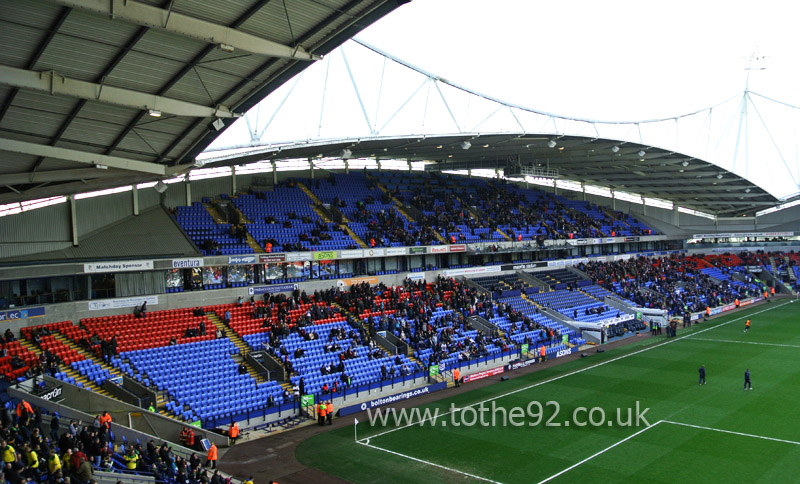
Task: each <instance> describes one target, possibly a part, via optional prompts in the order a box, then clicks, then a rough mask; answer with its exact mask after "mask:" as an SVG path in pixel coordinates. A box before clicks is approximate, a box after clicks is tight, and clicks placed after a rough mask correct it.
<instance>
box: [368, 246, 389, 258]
mask: <svg viewBox="0 0 800 484" xmlns="http://www.w3.org/2000/svg"><path fill="white" fill-rule="evenodd" d="M385 255H386V249H383V248H381V249H366V250H365V251H364V257H383V256H385Z"/></svg>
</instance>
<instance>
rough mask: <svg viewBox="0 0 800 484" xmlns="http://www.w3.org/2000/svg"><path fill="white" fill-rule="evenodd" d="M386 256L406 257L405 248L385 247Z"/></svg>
mask: <svg viewBox="0 0 800 484" xmlns="http://www.w3.org/2000/svg"><path fill="white" fill-rule="evenodd" d="M386 255H406V248H405V247H387V248H386Z"/></svg>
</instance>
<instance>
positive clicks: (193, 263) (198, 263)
mask: <svg viewBox="0 0 800 484" xmlns="http://www.w3.org/2000/svg"><path fill="white" fill-rule="evenodd" d="M203 264H204V263H203V258H202V257H189V258H188V259H172V268H173V269H186V268H189V267H203Z"/></svg>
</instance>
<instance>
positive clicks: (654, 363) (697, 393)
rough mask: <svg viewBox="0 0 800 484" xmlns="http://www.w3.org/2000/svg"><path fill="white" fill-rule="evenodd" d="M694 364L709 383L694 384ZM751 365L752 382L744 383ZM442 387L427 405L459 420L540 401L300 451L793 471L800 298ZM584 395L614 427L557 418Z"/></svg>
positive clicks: (429, 467) (427, 479) (388, 459)
mask: <svg viewBox="0 0 800 484" xmlns="http://www.w3.org/2000/svg"><path fill="white" fill-rule="evenodd" d="M748 318H750V319H752V328H751V329H750V331H749V332H747V333H745V332H744V322H745V320H746V319H748ZM701 364H703V365H705V367H706V369H707V381H708V383H707V384H706V385H698V372H697V369H698V368H699V367H700V365H701ZM746 368H749V369H750V372H751V375H752V384H753V390H752V391H745V390H743V383H744V371H745V369H746ZM512 376H513V374H512ZM445 392H446V390H445ZM442 396H443V397H445V398H443V400H441V401H440V402H437V403H435V404H431V405H428V406H427V408H430V409H432V410H433V409H436V408H438V409H439V410H440V415H441V414H444V413H446V412H449V410H450V408H451V405H453V406H454V407H455V408H457V409H461V410H456V412H455V413H458V412H462V413H463V417H464V418H465V420H469V419H468V418H467V417H471V415H468V414H467V412H465V410H463V409H464V408H465V407H468V406H472V407H473V408H478V405H479V404H480V402H485V403H484V405H485V406H487V407H489V406H490V405H491V404H492V402H494V404H495V406H498V407H499V406H502V407H505V408H506V409H510V408H512V407H522V408H523V409H524V408H526V407H527V406H528V405H529V403H530V402H532V401H538V402H540V403H541V404H542V405H543V408H544V414H543V418H542V421H541V423H540V424H539V425H537V426H530V425H527V424H529V423H533V422H534V421H535V419H534V418H533V417H531V416H526V417H525V418H524V419H523V421H524V422H525V423H526V425H524V426H522V427H513V426H510V425H508V426H499V425H496V426H481V425H474V426H471V427H467V426H464V425H461V426H458V427H455V426H453V425H452V423H451V415H450V414H447V415H445V416H443V417H440V418H439V419H438V420H437V424H436V425H435V426H434V425H432V423H431V422H430V421H427V422H425V424H424V425H418V424H416V425H407V426H404V425H400V426H396V425H395V424H394V422H391V423H389V424H387V425H385V426H382V425H379V424H377V423H376V424H374V425H370V424H369V422H363V421H362V422H360V423H359V425H358V439H359V442H358V443H357V442H355V440H354V431H353V427H352V426H349V427H346V428H342V429H338V430H336V431H332V432H326V433H322V434H320V435H317V436H315V437H313V438H311V439H309V440H307V441H306V442H304V443H302V444H301V445H300V446H299V447H298V449H297V457H298V459H299V460H300V461H301V462H303V463H304V464H307V465H311V466H313V467H316V468H319V469H322V470H325V471H327V472H330V473H332V474H335V475H338V476H340V477H342V478H344V479H347V480H350V481H353V482H356V483H390V482H397V483H404V484H408V483H431V482H459V483H463V482H498V483H525V484H528V483H540V482H553V483H566V482H577V481H590V482H596V483H604V482H637V483H662V482H663V483H667V482H670V483H671V482H692V483H702V482H708V483H719V482H748V483H757V482H763V483H773V482H798V481H799V480H800V418H798V410H800V302H795V303H789V301H788V300H782V301H773V302H770V303H766V304H760V305H758V306H755V307H752V308H747V309H744V310H741V311H737V312H734V313H733V314H730V315H727V316H723V317H720V318H717V319H714V320H713V321H709V322H707V323H702V324H699V325H695V326H693V327H692V328H691V329H690V330H681V331H679V333H678V338H672V339H664V338H663V337H657V338H652V339H647V340H642V341H639V342H635V343H632V344H630V345H628V346H625V347H623V348H620V349H617V350H613V351H608V352H605V353H602V354H592V357H591V358H584V359H579V360H575V361H572V362H569V363H565V364H562V365H557V366H556V367H553V368H549V369H546V370H543V371H538V372H534V373H532V374H528V375H525V376H520V377H515V378H513V379H512V380H510V381H508V382H503V383H498V384H494V385H490V386H487V387H484V388H480V389H476V390H473V391H470V392H467V393H463V394H461V395H458V396H453V397H450V398H446V393H443V394H442ZM548 401H553V402H557V403H558V405H559V411H558V414H557V415H556V416H555V417H553V418H552V420H551V421H552V422H554V423H561V426H558V427H555V426H551V427H548V426H545V425H544V422H545V421H546V420H547V419H549V418H551V417H552V416H553V413H554V412H553V410H554V405H553V404H551V405H550V406H547V405H545V402H548ZM636 402H639V406H640V408H642V409H644V408H648V409H649V410H648V411H647V413H646V414H645V415H644V417H645V419H646V420H647V421H648V422H649V424H650V426H647V425H646V424H644V423H641V422H640V423H641V424H640V425H639V426H632V427H620V426H618V425H616V424H617V422H616V413H615V412H616V409H617V408H621V409H627V408H635V406H636ZM578 407H587V408H592V407H600V408H602V409H603V410H604V412H605V413H606V417H608V418H612V417H613V419H612V420H614V421H613V422H612V423H613V424H614V425H612V426H610V427H609V426H606V425H605V423H604V424H603V425H602V426H598V427H594V426H591V425H587V426H585V427H577V426H575V425H571V426H565V422H567V421H572V414H573V411H574V409H576V408H578ZM536 408H537V407H535V406H534V407H533V409H534V410H535V409H536ZM595 415H599V414H598V413H596V414H595ZM623 415H625V413H623ZM487 420H488V418H487ZM579 420H580V421H581V422H585V421H586V420H587V416H586V415H584V414H580V419H579ZM597 420H599V419H596V421H597ZM443 421H444V422H445V424H444V425H443V424H442V422H443ZM497 421H498V423H499V414H498V420H497ZM456 422H458V420H456Z"/></svg>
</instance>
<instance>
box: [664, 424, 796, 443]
mask: <svg viewBox="0 0 800 484" xmlns="http://www.w3.org/2000/svg"><path fill="white" fill-rule="evenodd" d="M662 422H664V423H667V424H672V425H680V426H682V427H692V428H695V429H701V430H713V431H714V432H723V433H726V434H733V435H741V436H742V437H752V438H754V439H762V440H772V441H774V442H783V443H784V444H792V445H800V442H795V441H794V440H784V439H776V438H774V437H765V436H763V435H755V434H745V433H743V432H734V431H733V430H725V429H715V428H712V427H703V426H702V425H692V424H687V423H683V422H673V421H671V420H662Z"/></svg>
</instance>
